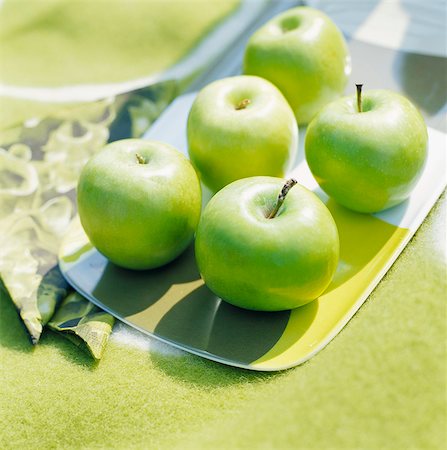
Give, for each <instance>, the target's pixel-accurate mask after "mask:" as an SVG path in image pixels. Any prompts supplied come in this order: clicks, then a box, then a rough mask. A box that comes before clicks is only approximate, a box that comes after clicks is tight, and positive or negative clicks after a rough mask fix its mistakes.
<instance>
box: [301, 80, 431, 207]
mask: <svg viewBox="0 0 447 450" xmlns="http://www.w3.org/2000/svg"><path fill="white" fill-rule="evenodd" d="M427 140H428V136H427V127H426V125H425V122H424V119H423V117H422V116H421V114H420V113H419V111H418V110H417V109H416V107H415V106H414V105H413V104H412V103H411V102H410V101H409V100H408V99H407V98H405V97H403V96H402V95H399V94H396V93H394V92H391V91H387V90H372V91H368V92H366V93H364V94H362V85H357V95H356V96H350V97H345V98H342V99H338V100H335V101H334V102H332V103H331V104H329V105H327V106H326V107H325V108H324V109H323V110H322V111H321V112H320V113H319V114H318V115H317V116H316V117H315V119H314V120H313V121H312V122H311V123H310V124H309V127H308V129H307V133H306V141H305V151H306V159H307V163H308V165H309V167H310V170H311V172H312V174H313V175H314V177H315V179H316V180H317V182H318V184H319V185H320V187H321V188H322V189H323V191H325V192H326V193H327V194H328V195H329V196H330V197H333V198H334V199H335V200H336V201H337V202H338V203H340V204H342V205H343V206H346V207H347V208H349V209H352V210H354V211H359V212H364V213H374V212H378V211H381V210H384V209H387V208H390V207H392V206H394V205H396V204H398V203H401V202H402V201H404V200H405V199H406V198H408V196H409V195H410V194H411V191H412V189H413V187H414V186H415V184H416V183H417V181H418V179H419V177H420V175H421V173H422V170H423V167H424V163H425V160H426V157H427Z"/></svg>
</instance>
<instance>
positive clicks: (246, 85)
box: [187, 76, 298, 192]
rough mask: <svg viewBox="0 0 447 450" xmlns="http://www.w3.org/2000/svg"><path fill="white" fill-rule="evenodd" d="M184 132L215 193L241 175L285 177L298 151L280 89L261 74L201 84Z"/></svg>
mask: <svg viewBox="0 0 447 450" xmlns="http://www.w3.org/2000/svg"><path fill="white" fill-rule="evenodd" d="M187 135H188V151H189V156H190V158H191V162H192V164H193V165H194V167H195V168H196V170H197V171H198V173H199V175H200V178H201V180H202V181H203V183H204V184H205V185H206V186H207V187H208V188H210V189H211V190H212V191H214V192H216V191H218V190H219V189H221V188H223V187H224V186H226V185H227V184H229V183H231V182H233V181H235V180H238V179H240V178H246V177H249V176H255V175H271V176H284V175H285V173H286V172H287V170H288V169H289V168H290V165H291V163H292V162H293V159H294V157H295V154H296V152H297V150H298V126H297V123H296V120H295V117H294V115H293V111H292V110H291V108H290V106H289V104H288V103H287V101H286V99H285V98H284V96H283V95H282V94H281V92H280V91H279V90H278V89H277V88H276V87H275V86H273V84H271V83H270V82H269V81H267V80H263V79H262V78H259V77H250V76H237V77H230V78H224V79H222V80H218V81H215V82H213V83H211V84H209V85H208V86H206V87H205V88H204V89H202V90H201V91H200V92H199V94H198V96H197V98H196V100H195V101H194V104H193V106H192V108H191V111H190V113H189V117H188V133H187Z"/></svg>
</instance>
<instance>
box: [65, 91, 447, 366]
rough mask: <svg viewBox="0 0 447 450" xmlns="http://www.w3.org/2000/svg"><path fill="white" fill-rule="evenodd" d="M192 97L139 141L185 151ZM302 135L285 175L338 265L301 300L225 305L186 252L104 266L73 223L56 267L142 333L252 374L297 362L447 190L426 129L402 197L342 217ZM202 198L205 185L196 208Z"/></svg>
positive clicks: (372, 282) (328, 333)
mask: <svg viewBox="0 0 447 450" xmlns="http://www.w3.org/2000/svg"><path fill="white" fill-rule="evenodd" d="M195 95H196V94H194V93H193V94H188V95H184V96H182V97H179V98H178V99H177V100H176V101H175V102H174V103H173V104H172V105H171V106H170V107H169V108H168V109H167V110H166V111H165V112H164V113H163V115H162V116H161V117H160V118H159V119H158V120H157V122H155V124H154V125H153V126H152V128H151V129H150V131H149V132H148V133H147V134H146V135H145V138H147V139H155V140H159V141H163V142H167V143H170V144H171V145H173V146H174V147H176V148H177V149H179V150H180V151H182V152H183V153H184V154H186V155H187V144H186V120H187V115H188V112H189V109H190V107H191V104H192V102H193V100H194V98H195ZM304 131H305V130H304V129H303V130H300V148H299V153H298V157H297V160H296V161H295V164H294V169H293V170H292V171H291V173H290V174H289V175H290V176H293V177H294V178H296V179H297V180H299V182H300V183H301V184H303V185H304V186H306V187H307V188H309V189H311V190H313V191H314V192H315V193H316V194H317V195H318V196H319V197H320V198H321V199H322V200H323V201H324V202H325V203H326V205H327V206H328V208H329V209H330V211H331V213H332V214H333V216H334V219H335V222H336V224H337V227H338V230H339V235H340V262H339V265H338V268H337V272H336V275H335V277H334V280H333V282H332V284H331V285H330V286H329V288H328V289H327V290H326V292H325V293H324V294H323V295H322V296H321V297H320V298H318V299H317V300H315V301H313V302H311V303H310V304H308V305H306V306H303V307H301V308H297V309H295V310H292V311H284V312H277V313H262V312H254V311H246V310H242V309H239V308H236V307H234V306H231V305H229V304H227V303H225V302H223V301H222V300H220V299H219V298H217V297H216V296H215V295H214V294H212V292H211V291H210V290H209V289H208V288H207V287H206V286H205V285H204V283H203V281H202V280H201V278H200V275H199V273H198V270H197V266H196V263H195V259H194V251H193V246H191V247H190V248H189V249H188V250H187V251H186V252H185V253H184V254H183V255H181V256H180V257H179V258H178V259H177V260H175V261H174V262H172V263H171V264H169V265H167V266H165V267H162V268H160V269H156V270H152V271H145V272H136V271H131V270H126V269H121V268H118V267H116V266H115V265H113V264H111V263H109V262H108V261H107V260H106V258H104V257H103V256H102V255H101V254H99V253H98V252H97V251H96V249H95V248H93V247H92V245H91V244H90V243H89V242H88V239H87V237H86V236H85V234H84V232H83V230H82V227H81V225H80V223H79V221H78V220H75V221H74V222H73V224H72V226H71V228H70V231H69V232H68V234H67V236H66V238H65V239H64V242H63V245H62V247H61V251H60V255H59V265H60V268H61V270H62V273H63V274H64V276H65V277H66V279H67V281H68V282H69V283H70V284H71V285H72V286H73V287H74V288H75V289H76V290H78V291H79V292H80V293H81V294H83V295H84V296H85V297H87V298H88V299H89V300H90V301H92V302H93V303H95V304H96V305H98V306H99V307H101V308H103V309H104V310H106V311H108V312H109V313H111V314H113V315H114V316H115V317H117V318H118V319H119V320H121V321H123V322H125V323H127V324H129V325H130V326H133V327H135V328H137V329H139V330H140V331H142V332H143V333H146V334H148V335H150V336H153V337H155V338H157V339H160V340H162V341H164V342H167V343H169V344H172V345H174V346H176V347H178V348H181V349H183V350H186V351H188V352H191V353H194V354H197V355H199V356H202V357H205V358H208V359H212V360H215V361H218V362H221V363H225V364H229V365H232V366H237V367H243V368H246V369H251V370H259V371H274V370H282V369H287V368H289V367H293V366H296V365H298V364H301V363H303V362H304V361H306V360H308V359H309V358H311V357H312V356H313V355H315V354H316V353H317V352H318V351H320V350H321V349H322V348H324V347H325V346H326V345H327V344H328V343H329V342H330V341H331V340H332V339H333V338H334V337H335V336H336V335H337V333H339V332H340V330H341V329H342V328H343V327H344V326H345V325H346V323H347V322H348V321H349V320H350V318H351V317H352V316H353V315H354V314H355V313H356V311H357V310H358V309H359V308H360V306H361V305H362V304H363V303H364V302H365V300H366V299H367V297H368V295H369V294H370V293H371V291H372V290H373V289H374V287H375V286H376V285H377V283H378V282H379V281H380V280H381V278H382V277H383V276H384V275H385V273H386V272H387V270H388V269H389V268H390V266H391V265H392V264H393V262H394V261H395V260H396V258H397V257H398V255H399V254H400V252H401V251H402V250H403V248H404V247H405V245H406V244H407V243H408V241H409V240H410V238H411V237H412V236H413V234H414V233H415V231H416V230H417V228H418V227H419V226H420V224H421V223H422V221H423V220H424V218H425V217H426V215H427V214H428V212H429V211H430V209H431V208H432V206H433V205H434V203H435V202H436V200H437V198H438V197H439V196H440V195H441V193H442V191H443V189H444V188H445V186H446V171H445V168H446V156H445V153H446V149H445V142H446V136H445V134H443V133H441V132H439V131H436V130H433V129H430V128H429V150H428V160H427V164H426V166H425V168H424V172H423V174H422V177H421V179H420V180H419V182H418V184H417V186H416V187H415V189H414V191H413V193H412V195H411V197H410V198H409V199H408V200H407V201H405V202H404V203H402V204H400V205H398V206H396V207H394V208H391V209H389V210H387V211H384V212H382V213H379V214H374V215H369V214H358V213H355V212H352V211H349V210H347V209H345V208H343V207H341V206H339V205H337V204H336V203H335V202H334V201H332V200H330V199H328V197H327V196H326V195H325V194H324V193H323V192H322V191H321V190H320V189H319V187H318V185H317V183H316V181H315V180H314V178H313V177H312V175H311V173H310V170H309V168H308V166H307V164H306V161H305V159H304V149H303V143H304ZM210 196H211V194H210V192H209V191H207V190H206V189H204V204H205V203H206V202H207V201H208V200H209V198H210Z"/></svg>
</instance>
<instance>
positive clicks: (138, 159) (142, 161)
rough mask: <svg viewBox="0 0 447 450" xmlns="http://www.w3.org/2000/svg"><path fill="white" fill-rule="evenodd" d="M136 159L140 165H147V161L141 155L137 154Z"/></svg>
mask: <svg viewBox="0 0 447 450" xmlns="http://www.w3.org/2000/svg"><path fill="white" fill-rule="evenodd" d="M135 157H136V158H137V162H138V164H147V161H146V159H145V158H144V157H143V156H141V155H140V154H139V153H135Z"/></svg>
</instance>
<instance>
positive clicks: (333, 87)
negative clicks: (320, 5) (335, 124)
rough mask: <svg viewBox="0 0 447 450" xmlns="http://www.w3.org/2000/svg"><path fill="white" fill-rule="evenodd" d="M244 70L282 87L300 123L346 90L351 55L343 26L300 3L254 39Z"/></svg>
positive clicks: (263, 27) (279, 16)
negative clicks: (341, 29)
mask: <svg viewBox="0 0 447 450" xmlns="http://www.w3.org/2000/svg"><path fill="white" fill-rule="evenodd" d="M243 71H244V73H245V74H248V75H258V76H260V77H263V78H265V79H267V80H269V81H271V82H272V83H273V84H274V85H275V86H277V87H278V88H279V89H280V90H281V92H282V93H283V94H284V96H285V97H286V99H287V101H288V102H289V104H290V106H291V107H292V109H293V111H294V113H295V116H296V119H297V121H298V123H299V124H304V123H309V121H310V120H311V119H312V118H313V117H314V116H315V114H317V112H318V111H319V110H320V109H321V108H322V107H323V106H325V105H326V104H327V103H329V102H331V101H332V100H334V99H335V98H338V97H340V95H342V94H343V92H344V89H345V87H346V84H347V82H348V78H349V74H350V72H351V58H350V55H349V50H348V46H347V45H346V41H345V39H344V37H343V34H342V33H341V31H340V30H339V29H338V28H337V26H336V25H335V23H334V22H332V20H331V19H330V18H329V17H328V16H327V15H326V14H324V13H322V12H321V11H318V10H316V9H313V8H308V7H297V8H292V9H290V10H288V11H285V12H284V13H281V14H279V15H278V16H276V17H274V18H273V19H271V20H270V21H268V22H267V23H266V24H265V25H263V26H262V27H261V28H260V29H259V30H257V31H256V32H255V33H254V34H253V36H252V37H251V38H250V40H249V41H248V44H247V47H246V50H245V56H244V68H243Z"/></svg>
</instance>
